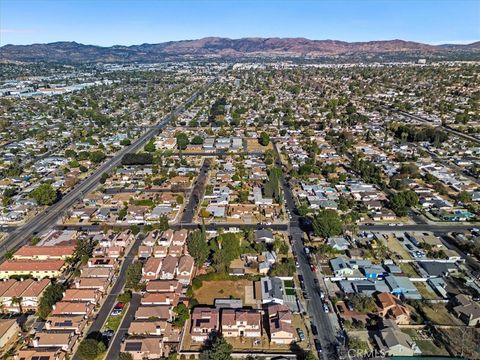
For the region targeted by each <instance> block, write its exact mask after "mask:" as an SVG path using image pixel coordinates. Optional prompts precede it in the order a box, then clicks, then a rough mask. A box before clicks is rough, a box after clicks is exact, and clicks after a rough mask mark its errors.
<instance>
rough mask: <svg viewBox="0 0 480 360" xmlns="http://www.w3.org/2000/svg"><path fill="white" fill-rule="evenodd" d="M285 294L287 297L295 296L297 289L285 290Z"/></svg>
mask: <svg viewBox="0 0 480 360" xmlns="http://www.w3.org/2000/svg"><path fill="white" fill-rule="evenodd" d="M285 294H286V295H295V289H292V288H286V289H285Z"/></svg>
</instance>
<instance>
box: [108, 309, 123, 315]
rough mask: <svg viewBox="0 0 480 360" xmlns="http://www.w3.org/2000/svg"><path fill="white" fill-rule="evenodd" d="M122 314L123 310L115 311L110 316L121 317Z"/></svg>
mask: <svg viewBox="0 0 480 360" xmlns="http://www.w3.org/2000/svg"><path fill="white" fill-rule="evenodd" d="M121 313H122V309H113V311H112V313H111V314H110V315H112V316H119V315H120V314H121Z"/></svg>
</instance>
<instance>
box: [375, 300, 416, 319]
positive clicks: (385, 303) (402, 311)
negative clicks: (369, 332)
mask: <svg viewBox="0 0 480 360" xmlns="http://www.w3.org/2000/svg"><path fill="white" fill-rule="evenodd" d="M375 299H376V302H377V307H378V314H379V315H380V316H381V317H383V318H385V319H391V320H393V321H395V323H396V324H402V325H403V324H409V323H410V310H409V309H408V307H406V306H405V305H403V304H402V302H401V301H400V299H399V298H397V297H396V296H395V295H392V294H390V293H388V292H382V293H377V294H376V295H375Z"/></svg>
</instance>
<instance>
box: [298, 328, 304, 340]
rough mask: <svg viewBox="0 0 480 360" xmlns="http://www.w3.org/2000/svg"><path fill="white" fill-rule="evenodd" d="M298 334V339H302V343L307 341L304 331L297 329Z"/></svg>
mask: <svg viewBox="0 0 480 360" xmlns="http://www.w3.org/2000/svg"><path fill="white" fill-rule="evenodd" d="M297 334H298V338H299V339H300V341H305V334H304V333H303V330H302V329H300V328H297Z"/></svg>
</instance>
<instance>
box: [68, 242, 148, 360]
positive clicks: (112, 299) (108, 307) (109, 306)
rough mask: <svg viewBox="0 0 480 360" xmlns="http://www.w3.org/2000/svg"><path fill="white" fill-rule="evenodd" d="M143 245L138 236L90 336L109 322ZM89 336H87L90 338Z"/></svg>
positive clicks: (76, 357) (94, 323) (91, 328)
mask: <svg viewBox="0 0 480 360" xmlns="http://www.w3.org/2000/svg"><path fill="white" fill-rule="evenodd" d="M141 243H142V237H140V236H137V238H136V239H135V242H134V243H133V245H132V247H131V248H130V250H129V252H128V254H127V255H126V256H125V258H124V260H123V261H122V264H121V268H120V271H119V273H118V276H117V280H116V281H115V283H114V284H113V287H112V289H111V290H110V293H109V294H108V295H107V297H106V299H105V301H104V302H103V304H102V307H101V308H100V310H99V312H98V313H97V317H96V318H95V320H94V321H93V323H92V325H91V326H90V328H89V329H88V335H90V334H92V333H96V332H99V331H101V330H102V327H103V324H105V321H106V320H107V318H108V316H109V315H110V314H111V312H112V310H113V308H114V307H115V304H116V303H117V297H118V295H120V294H121V293H122V292H123V287H124V286H125V280H126V277H127V270H128V268H129V267H130V265H132V263H133V260H134V259H135V255H136V254H137V253H138V247H139V246H140V244H141ZM88 335H87V336H88ZM73 360H80V358H79V357H78V356H77V355H75V356H74V357H73Z"/></svg>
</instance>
